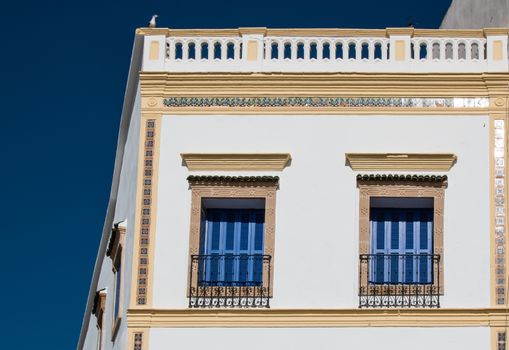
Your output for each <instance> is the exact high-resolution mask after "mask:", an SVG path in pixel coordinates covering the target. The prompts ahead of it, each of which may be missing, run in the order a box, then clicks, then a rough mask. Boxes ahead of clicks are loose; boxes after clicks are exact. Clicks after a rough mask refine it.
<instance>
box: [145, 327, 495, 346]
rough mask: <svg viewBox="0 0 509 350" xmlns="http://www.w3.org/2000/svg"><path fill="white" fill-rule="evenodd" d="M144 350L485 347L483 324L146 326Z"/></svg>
mask: <svg viewBox="0 0 509 350" xmlns="http://www.w3.org/2000/svg"><path fill="white" fill-rule="evenodd" d="M149 348H150V350H167V349H169V348H177V349H183V348H185V349H190V350H193V349H210V350H230V349H231V350H233V349H239V348H242V349H243V350H259V349H264V350H281V349H295V350H300V349H302V350H309V349H317V350H329V349H330V350H338V349H355V350H372V349H381V350H386V349H390V350H407V349H412V350H429V349H462V350H482V349H490V329H489V328H307V329H306V328H291V329H289V328H272V329H268V328H223V329H221V331H220V332H218V330H217V329H213V328H173V329H160V328H152V329H151V330H150V342H149Z"/></svg>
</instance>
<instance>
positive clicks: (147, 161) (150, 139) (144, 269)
mask: <svg viewBox="0 0 509 350" xmlns="http://www.w3.org/2000/svg"><path fill="white" fill-rule="evenodd" d="M155 133H156V120H155V119H148V120H147V121H146V124H145V141H144V142H145V143H144V148H143V174H142V179H143V185H142V191H143V193H142V200H141V201H142V202H141V222H140V241H139V248H140V251H139V252H138V257H139V261H138V274H137V275H138V276H137V288H136V305H145V304H146V303H147V288H148V272H149V263H150V260H149V247H150V224H151V223H150V221H151V212H152V186H153V184H152V181H153V172H154V169H153V163H154V149H155Z"/></svg>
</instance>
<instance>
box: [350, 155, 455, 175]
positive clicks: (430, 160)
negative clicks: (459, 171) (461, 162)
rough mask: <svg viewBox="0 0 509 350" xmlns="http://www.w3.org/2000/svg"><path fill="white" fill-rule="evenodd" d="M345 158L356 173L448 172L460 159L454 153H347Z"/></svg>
mask: <svg viewBox="0 0 509 350" xmlns="http://www.w3.org/2000/svg"><path fill="white" fill-rule="evenodd" d="M345 157H346V161H347V163H348V165H350V167H351V168H352V170H355V171H363V170H394V171H398V170H413V171H448V170H450V169H451V168H452V166H453V165H454V164H455V162H456V161H457V159H458V158H457V157H456V155H454V154H452V153H346V154H345Z"/></svg>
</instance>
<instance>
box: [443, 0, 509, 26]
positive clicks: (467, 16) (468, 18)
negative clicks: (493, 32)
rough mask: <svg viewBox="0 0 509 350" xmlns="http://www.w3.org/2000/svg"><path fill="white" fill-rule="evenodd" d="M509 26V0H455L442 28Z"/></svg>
mask: <svg viewBox="0 0 509 350" xmlns="http://www.w3.org/2000/svg"><path fill="white" fill-rule="evenodd" d="M495 27H497V28H505V27H509V0H484V1H476V0H453V1H452V3H451V6H450V7H449V10H448V11H447V13H446V15H445V17H444V19H443V21H442V24H441V26H440V28H443V29H455V28H495Z"/></svg>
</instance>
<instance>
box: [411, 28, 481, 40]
mask: <svg viewBox="0 0 509 350" xmlns="http://www.w3.org/2000/svg"><path fill="white" fill-rule="evenodd" d="M413 37H414V38H415V37H433V38H484V32H483V30H482V29H417V28H416V29H415V30H414V35H413Z"/></svg>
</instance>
